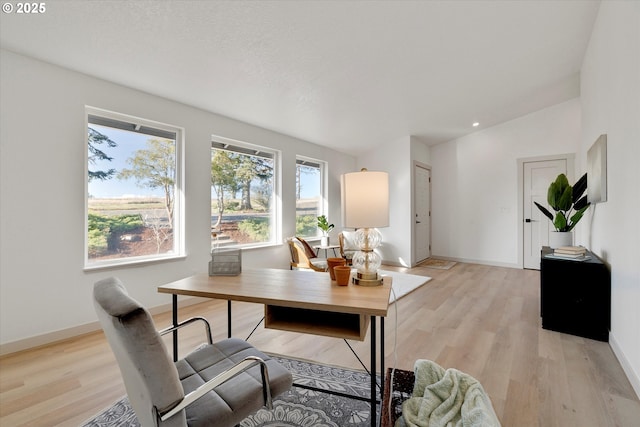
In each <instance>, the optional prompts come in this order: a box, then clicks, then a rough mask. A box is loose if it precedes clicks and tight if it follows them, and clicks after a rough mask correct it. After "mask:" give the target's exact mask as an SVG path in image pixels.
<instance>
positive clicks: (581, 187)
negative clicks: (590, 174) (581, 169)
mask: <svg viewBox="0 0 640 427" xmlns="http://www.w3.org/2000/svg"><path fill="white" fill-rule="evenodd" d="M586 189H587V174H586V173H585V174H584V175H582V176H581V177H580V179H579V180H578V181H576V183H575V184H573V195H572V199H573V203H574V204H575V203H576V202H577V201H578V200H579V199H580V197H582V194H583V193H584V192H585V191H586ZM576 209H578V208H576Z"/></svg>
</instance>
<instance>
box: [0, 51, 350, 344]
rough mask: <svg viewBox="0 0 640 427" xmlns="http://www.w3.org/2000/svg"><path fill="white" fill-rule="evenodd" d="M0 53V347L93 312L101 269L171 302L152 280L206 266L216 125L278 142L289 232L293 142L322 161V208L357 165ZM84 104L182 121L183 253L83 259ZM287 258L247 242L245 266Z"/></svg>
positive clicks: (141, 293)
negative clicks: (130, 262)
mask: <svg viewBox="0 0 640 427" xmlns="http://www.w3.org/2000/svg"><path fill="white" fill-rule="evenodd" d="M0 55H1V57H0V59H1V61H0V63H1V67H2V68H1V74H0V76H1V86H0V92H1V93H2V97H1V111H2V115H1V122H0V129H1V130H0V132H1V133H0V150H1V151H0V173H1V175H0V176H1V180H0V185H1V187H0V188H1V206H0V237H1V239H0V343H1V344H3V348H2V350H3V352H4V351H5V349H7V348H10V347H11V346H5V345H4V344H7V343H12V344H15V343H16V342H24V341H25V340H27V339H31V338H33V337H36V338H37V337H38V336H40V335H42V334H48V333H52V332H55V331H66V330H68V329H69V328H77V327H79V326H82V325H87V324H90V323H93V322H94V321H95V320H96V316H95V314H94V311H93V306H92V304H91V292H92V285H93V283H94V282H95V281H97V280H99V279H101V278H104V277H107V276H111V275H116V276H118V277H120V278H121V279H122V280H123V281H124V282H125V283H126V285H127V286H128V288H129V291H130V293H131V294H132V295H133V296H134V297H135V298H137V299H139V300H140V301H141V302H142V303H143V304H144V305H146V306H148V307H154V306H159V305H164V304H167V303H169V302H170V300H169V297H168V296H166V295H160V294H158V293H157V292H156V286H157V285H159V284H162V283H166V282H168V281H171V280H176V279H179V278H182V277H186V276H188V275H191V274H194V273H197V272H205V271H207V262H208V260H209V248H210V241H209V229H210V184H209V183H210V141H211V135H212V134H216V135H221V136H225V137H228V138H232V139H237V140H241V141H246V142H250V143H255V144H259V145H265V146H268V147H272V148H275V149H278V150H281V151H282V161H283V162H282V163H283V183H282V194H283V197H282V204H283V206H284V209H285V210H284V212H283V215H284V218H283V234H284V236H288V235H293V234H294V233H295V156H296V155H298V154H299V155H304V156H307V157H312V158H316V159H320V160H326V161H327V162H328V163H329V176H328V180H327V181H328V185H329V200H328V202H329V206H331V211H330V212H329V216H330V217H335V218H339V216H340V186H339V176H340V175H341V174H343V173H345V172H348V171H352V170H354V169H355V159H354V158H353V157H351V156H347V155H344V154H341V153H337V152H335V151H332V150H329V149H326V148H324V147H320V146H318V145H314V144H310V143H307V142H304V141H300V140H297V139H295V138H291V137H288V136H284V135H281V134H277V133H275V132H270V131H267V130H265V129H261V128H258V127H254V126H250V125H248V124H245V123H241V122H238V121H234V120H231V119H228V118H225V117H221V116H218V115H215V114H211V113H208V112H205V111H202V110H198V109H196V108H192V107H189V106H186V105H183V104H179V103H176V102H173V101H170V100H167V99H163V98H159V97H155V96H152V95H149V94H145V93H142V92H139V91H136V90H133V89H130V88H126V87H123V86H119V85H116V84H113V83H110V82H106V81H103V80H99V79H95V78H92V77H89V76H86V75H83V74H79V73H76V72H73V71H70V70H66V69H63V68H59V67H56V66H53V65H50V64H47V63H44V62H40V61H36V60H33V59H30V58H27V57H24V56H20V55H16V54H14V53H11V52H8V51H5V50H2V51H1V52H0ZM85 105H91V106H95V107H99V108H103V109H107V110H113V111H118V112H121V113H124V114H130V115H133V116H138V117H143V118H147V119H150V120H155V121H159V122H164V123H168V124H173V125H176V126H181V127H184V128H185V134H186V141H185V148H186V149H185V157H186V164H187V167H186V176H185V200H186V250H187V257H186V258H185V259H182V260H176V261H171V262H162V263H155V264H146V265H144V266H137V267H128V268H126V267H125V268H117V269H107V270H100V271H90V272H85V271H83V251H84V232H83V226H84V217H83V216H84V196H83V193H84V180H85V179H86V177H85V175H84V173H85V172H84V162H85V160H84V159H85V152H86V149H87V148H86V128H85V127H84V126H85V125H84V120H85V119H84V114H85V113H84V108H85ZM288 260H289V254H288V250H287V249H286V247H285V246H284V245H279V246H276V247H271V248H267V249H255V250H246V251H244V252H243V265H244V266H255V267H280V268H288ZM63 335H64V334H63ZM36 338H34V339H36ZM14 347H15V346H14ZM18 347H19V345H18Z"/></svg>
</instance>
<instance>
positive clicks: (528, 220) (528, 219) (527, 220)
mask: <svg viewBox="0 0 640 427" xmlns="http://www.w3.org/2000/svg"><path fill="white" fill-rule="evenodd" d="M524 222H533V221H532V220H531V218H527V219H525V220H524Z"/></svg>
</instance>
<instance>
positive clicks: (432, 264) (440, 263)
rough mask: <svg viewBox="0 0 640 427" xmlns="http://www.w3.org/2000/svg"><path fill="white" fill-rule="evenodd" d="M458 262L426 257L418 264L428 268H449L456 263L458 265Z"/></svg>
mask: <svg viewBox="0 0 640 427" xmlns="http://www.w3.org/2000/svg"><path fill="white" fill-rule="evenodd" d="M456 264H457V262H455V261H447V260H444V259H435V258H429V259H426V260H424V261H422V262H421V263H420V264H418V265H417V266H418V267H427V268H437V269H438V270H448V269H450V268H451V267H453V266H454V265H456Z"/></svg>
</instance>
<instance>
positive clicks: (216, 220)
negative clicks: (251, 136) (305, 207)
mask: <svg viewBox="0 0 640 427" xmlns="http://www.w3.org/2000/svg"><path fill="white" fill-rule="evenodd" d="M277 159H278V153H277V152H276V151H273V150H270V149H267V148H264V147H258V146H256V145H250V144H245V143H241V142H238V141H231V140H227V139H225V138H220V137H214V138H213V140H212V142H211V238H212V242H211V243H212V245H213V246H214V247H223V246H224V247H229V246H245V247H246V246H257V245H265V244H272V243H275V242H276V238H277V237H276V236H277V228H278V227H277V225H278V215H277V203H276V202H275V201H276V199H277V197H276V196H277V194H276V182H277V176H276V171H277V169H276V161H277Z"/></svg>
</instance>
